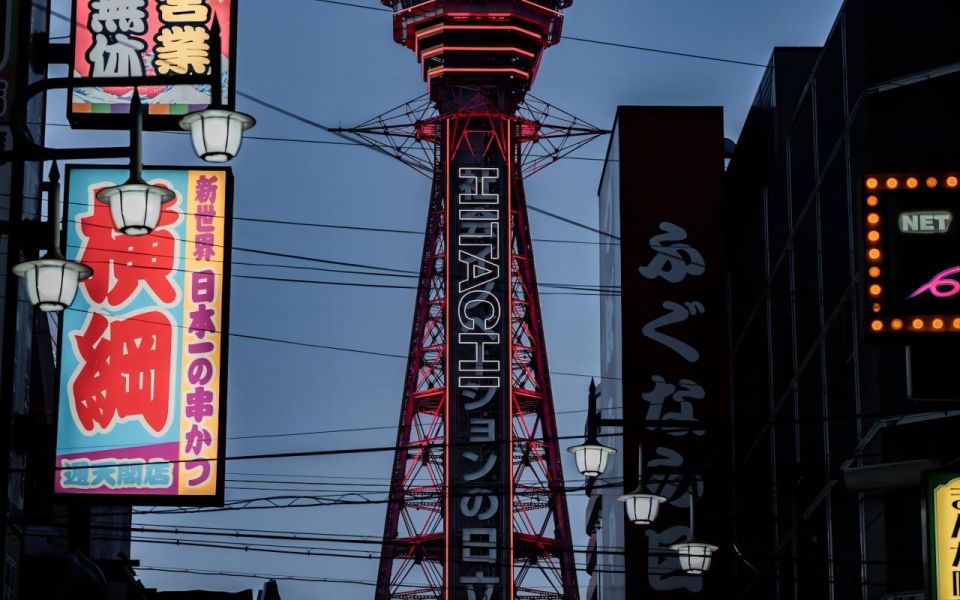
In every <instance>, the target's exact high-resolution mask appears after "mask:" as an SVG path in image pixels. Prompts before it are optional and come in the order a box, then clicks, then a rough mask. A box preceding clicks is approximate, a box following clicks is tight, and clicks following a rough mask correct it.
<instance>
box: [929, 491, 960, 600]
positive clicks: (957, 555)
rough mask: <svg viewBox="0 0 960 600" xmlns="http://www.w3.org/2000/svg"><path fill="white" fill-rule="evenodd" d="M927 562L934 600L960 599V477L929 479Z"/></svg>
mask: <svg viewBox="0 0 960 600" xmlns="http://www.w3.org/2000/svg"><path fill="white" fill-rule="evenodd" d="M926 517H927V530H926V536H927V562H928V569H929V573H930V576H929V579H928V586H929V589H928V594H927V598H929V599H930V600H958V599H960V473H932V474H930V475H928V476H927V497H926Z"/></svg>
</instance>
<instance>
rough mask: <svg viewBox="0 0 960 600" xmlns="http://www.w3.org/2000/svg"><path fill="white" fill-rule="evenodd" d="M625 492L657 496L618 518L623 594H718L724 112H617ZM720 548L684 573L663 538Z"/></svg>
mask: <svg viewBox="0 0 960 600" xmlns="http://www.w3.org/2000/svg"><path fill="white" fill-rule="evenodd" d="M617 130H618V134H619V154H620V164H619V172H620V174H621V175H620V181H619V184H620V198H619V204H620V206H619V213H620V237H621V247H620V258H621V261H622V263H621V264H622V275H621V278H622V296H621V311H622V323H623V326H622V327H623V335H622V339H623V342H622V357H623V358H622V360H623V365H622V373H623V381H622V398H623V416H624V419H625V421H626V424H627V425H626V427H625V431H624V435H625V437H624V447H623V450H624V455H623V461H624V462H623V475H624V487H625V488H626V489H627V490H629V489H632V488H633V487H634V486H635V484H636V477H637V461H638V456H637V448H638V446H639V445H640V444H642V445H643V447H642V450H643V462H644V465H643V470H644V481H643V483H644V487H645V488H646V489H647V491H648V493H652V494H659V495H661V496H664V497H665V498H666V502H665V503H664V504H663V505H662V506H661V509H660V515H659V517H657V519H656V521H654V522H653V523H652V524H651V525H646V526H634V525H631V524H629V523H627V524H626V526H625V527H626V531H625V542H626V546H627V556H626V582H625V583H626V590H625V591H626V597H628V598H643V597H656V598H660V599H668V598H669V599H673V598H705V597H706V598H727V597H730V595H731V590H732V582H731V572H732V570H733V558H732V556H731V554H732V550H731V547H730V544H731V542H732V539H733V538H732V531H731V527H730V521H731V520H730V513H731V511H732V501H731V499H732V493H731V491H732V486H731V483H730V479H731V453H730V444H729V392H728V349H729V343H728V334H727V326H726V308H725V292H724V289H725V283H724V282H725V278H726V275H725V266H724V238H723V231H724V228H723V217H724V214H723V190H722V177H723V112H722V109H720V108H713V107H709V108H671V107H649V108H648V107H626V108H625V107H621V108H620V110H619V111H618V115H617ZM691 500H693V502H694V506H695V509H696V510H695V517H696V518H695V531H694V533H693V536H692V537H693V538H694V539H695V541H698V542H705V543H709V544H713V545H715V546H718V547H719V548H720V550H719V551H718V552H717V554H716V556H715V558H714V562H713V565H712V567H711V568H710V570H709V571H708V572H706V573H704V574H696V575H691V574H688V573H686V572H684V571H683V570H681V568H680V562H679V559H678V554H677V552H676V551H675V550H672V549H671V546H672V545H674V544H677V543H681V542H687V541H691V530H690V503H691Z"/></svg>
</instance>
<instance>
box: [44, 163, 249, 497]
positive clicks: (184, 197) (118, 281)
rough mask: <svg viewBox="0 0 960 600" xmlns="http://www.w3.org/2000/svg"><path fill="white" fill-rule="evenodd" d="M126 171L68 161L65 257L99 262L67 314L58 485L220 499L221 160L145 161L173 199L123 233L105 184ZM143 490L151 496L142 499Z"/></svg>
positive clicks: (224, 243) (225, 197)
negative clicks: (152, 220)
mask: <svg viewBox="0 0 960 600" xmlns="http://www.w3.org/2000/svg"><path fill="white" fill-rule="evenodd" d="M127 176H128V173H127V171H126V170H125V169H107V168H95V167H79V166H70V167H68V169H67V202H68V204H67V207H68V209H69V210H68V211H66V213H67V215H68V220H67V226H66V227H65V229H66V231H67V247H66V252H65V254H66V255H67V257H68V258H70V259H73V260H77V261H80V262H83V263H85V264H87V265H89V266H90V267H92V268H93V270H94V274H93V276H92V277H90V278H89V279H87V280H86V281H84V282H82V283H81V284H80V292H79V293H78V294H77V299H76V300H75V301H74V303H73V306H71V307H70V308H69V309H67V310H66V311H65V312H64V315H63V330H62V333H61V343H60V348H61V360H60V365H59V367H60V404H59V410H58V423H57V453H56V457H57V458H56V468H57V470H56V483H55V485H56V491H57V492H58V493H61V494H90V495H97V496H114V497H116V496H138V498H137V502H138V503H141V504H149V503H162V502H164V501H167V502H171V501H176V502H177V503H178V504H184V503H187V504H189V503H194V502H196V503H213V502H217V501H218V500H219V499H221V498H222V476H223V468H222V465H221V464H220V463H219V459H221V458H222V456H223V452H224V444H223V430H224V424H225V419H224V409H225V391H226V389H225V387H226V366H227V363H226V346H227V334H226V332H227V316H228V315H227V312H228V292H229V280H228V278H229V276H230V212H229V210H230V195H231V187H232V176H231V173H230V170H229V169H202V170H200V169H198V170H187V169H174V168H170V169H166V168H153V169H148V170H145V171H144V179H145V180H146V181H147V182H148V183H151V184H153V185H160V186H164V187H168V188H170V189H172V190H174V191H175V192H176V199H175V200H174V201H173V202H171V203H170V204H167V205H165V206H164V208H163V212H162V213H161V217H160V222H159V225H158V227H157V228H156V229H155V230H154V231H153V232H151V233H150V234H148V235H143V236H127V235H122V234H121V233H119V232H118V231H116V230H115V229H114V227H113V223H112V220H111V217H110V207H109V206H107V205H106V204H103V203H101V202H98V201H97V200H96V199H95V195H96V193H97V191H99V190H100V189H102V188H104V187H107V186H112V185H118V184H119V183H122V182H123V181H124V180H126V178H127ZM142 497H148V498H142Z"/></svg>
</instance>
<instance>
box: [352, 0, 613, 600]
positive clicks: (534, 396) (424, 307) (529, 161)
mask: <svg viewBox="0 0 960 600" xmlns="http://www.w3.org/2000/svg"><path fill="white" fill-rule="evenodd" d="M383 2H384V4H386V5H387V6H390V7H391V8H393V10H394V37H395V39H396V41H397V42H399V43H401V44H403V45H405V46H407V47H408V48H410V49H411V50H413V51H414V52H415V53H416V56H417V59H418V61H419V62H420V63H421V64H422V69H423V77H424V79H425V80H426V81H427V84H428V87H429V99H428V100H426V101H425V102H424V103H423V104H422V105H421V107H429V108H424V109H423V110H421V111H420V112H419V113H417V114H413V119H412V120H413V121H414V124H413V125H414V126H413V128H412V129H410V131H409V135H407V134H404V133H402V132H401V130H402V127H401V128H395V127H393V126H392V125H390V123H389V122H388V119H386V118H380V119H379V120H376V121H371V122H369V123H368V124H367V126H366V127H360V128H357V129H354V130H350V133H352V134H355V135H358V136H360V137H362V138H363V139H365V140H369V138H370V137H371V136H373V135H378V134H379V135H388V136H391V135H392V136H397V137H399V138H402V139H415V140H416V141H417V142H419V143H420V144H421V145H422V146H423V147H426V148H429V149H430V150H429V152H432V156H430V155H428V156H427V158H426V159H421V160H420V161H419V162H417V161H416V159H409V160H405V162H407V163H408V164H411V166H414V167H415V168H418V170H421V171H425V170H426V169H427V168H430V169H431V170H432V177H433V188H432V194H431V200H430V208H429V213H428V219H427V230H426V236H425V241H424V248H423V261H422V263H421V271H420V283H419V288H418V292H417V301H416V309H415V314H414V319H413V332H412V335H411V342H410V351H409V363H408V367H407V370H406V376H405V384H404V390H403V403H402V410H401V414H400V427H399V433H398V436H397V452H396V455H395V457H394V463H393V471H392V476H391V486H390V497H389V503H388V509H387V515H386V524H385V527H384V542H383V549H382V553H381V557H380V568H379V573H378V579H377V591H376V598H377V600H388V599H399V598H418V599H441V598H443V599H451V600H453V599H457V600H461V599H462V600H512V599H514V598H557V599H563V600H576V599H577V598H578V588H577V578H576V571H575V562H574V555H573V551H572V539H571V532H570V523H569V516H568V513H567V507H566V500H565V496H564V482H563V473H562V468H561V455H560V450H559V444H558V440H557V429H556V419H555V415H554V410H553V399H552V395H551V389H550V376H549V371H548V369H547V355H546V348H545V345H544V336H543V329H542V324H541V318H540V305H539V300H538V295H537V280H536V272H535V269H534V264H533V251H532V246H531V240H530V232H529V226H528V221H527V209H526V205H525V200H524V194H523V176H524V174H525V173H529V172H531V171H533V170H536V169H537V168H539V166H542V163H543V161H541V160H538V159H542V158H544V156H543V155H533V156H532V158H530V157H531V155H530V153H529V151H527V150H526V148H527V147H528V146H534V145H535V144H536V143H538V142H540V143H542V142H543V141H544V140H549V139H550V138H551V135H550V133H553V134H554V137H556V138H558V139H559V138H561V137H563V136H566V137H569V136H572V135H595V134H596V133H597V130H595V129H590V128H582V129H579V130H578V129H577V120H576V119H574V120H573V121H568V122H567V125H566V126H565V128H561V129H562V130H553V129H550V128H549V127H546V126H545V125H544V117H546V116H547V110H546V108H543V107H544V106H546V107H549V105H544V104H542V103H541V104H539V105H532V104H530V102H531V101H528V100H527V99H526V96H527V92H528V90H529V87H530V84H531V82H532V81H533V79H534V77H535V74H536V71H537V68H538V66H539V64H540V59H541V56H542V53H543V50H544V49H545V48H547V47H548V46H550V45H552V44H554V43H556V42H558V41H559V39H560V28H561V25H562V20H563V17H562V14H561V13H560V11H561V10H562V9H563V8H566V7H567V6H569V4H570V3H571V2H572V0H486V1H478V0H473V1H470V0H458V1H454V0H383ZM538 102H539V101H538ZM407 108H408V110H407V111H406V112H405V113H404V114H405V115H407V116H410V115H411V114H412V113H414V112H415V111H414V109H413V108H412V107H411V106H410V105H408V107H407ZM541 108H542V110H540V109H541ZM431 111H432V113H431V114H430V116H429V118H425V115H426V114H427V113H430V112H431ZM578 131H579V133H577V132H578ZM564 139H565V138H564ZM395 141H396V140H393V141H391V143H390V144H388V145H378V148H379V149H381V150H383V151H387V152H390V153H391V154H396V155H397V157H398V158H401V157H400V156H399V155H400V146H399V145H398V144H395V143H394V142H395ZM582 143H585V142H582ZM577 147H579V146H577ZM554 150H558V148H556V146H554ZM525 152H526V154H525ZM558 156H559V152H555V153H554V154H553V156H552V157H550V156H546V158H551V159H552V160H555V159H556V158H557V157H558ZM401 160H404V158H401Z"/></svg>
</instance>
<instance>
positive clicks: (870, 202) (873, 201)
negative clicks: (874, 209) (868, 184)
mask: <svg viewBox="0 0 960 600" xmlns="http://www.w3.org/2000/svg"><path fill="white" fill-rule="evenodd" d="M879 203H880V199H879V198H877V197H876V196H867V206H876V205H877V204H879Z"/></svg>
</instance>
